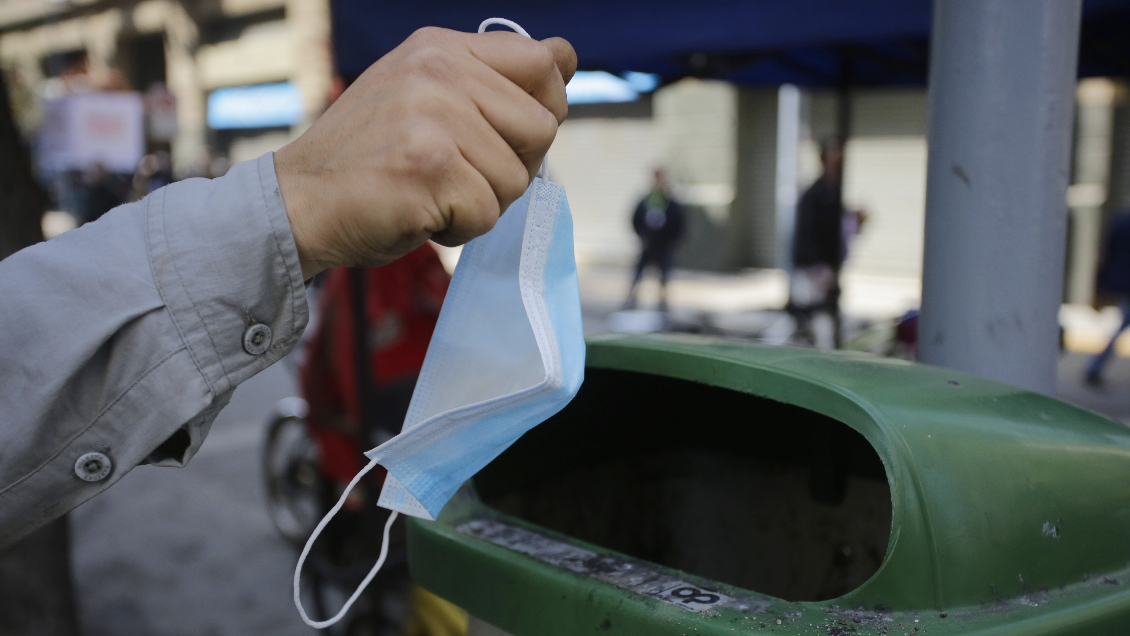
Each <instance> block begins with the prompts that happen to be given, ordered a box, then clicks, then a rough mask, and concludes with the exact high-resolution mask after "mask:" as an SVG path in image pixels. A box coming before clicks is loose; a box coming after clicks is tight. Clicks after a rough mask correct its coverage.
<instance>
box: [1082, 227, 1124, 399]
mask: <svg viewBox="0 0 1130 636" xmlns="http://www.w3.org/2000/svg"><path fill="white" fill-rule="evenodd" d="M1096 282H1097V286H1098V288H1099V290H1101V291H1105V292H1108V293H1111V294H1114V295H1116V296H1117V297H1118V308H1119V309H1120V310H1122V324H1121V325H1120V326H1119V327H1118V329H1117V330H1116V331H1115V332H1114V335H1112V336H1111V337H1110V342H1109V343H1108V344H1107V346H1106V348H1105V349H1103V350H1102V352H1101V353H1099V354H1098V355H1096V356H1095V357H1094V358H1091V362H1090V364H1088V365H1087V370H1086V372H1085V375H1084V379H1085V380H1086V381H1087V384H1091V385H1098V384H1102V380H1103V378H1102V374H1103V367H1105V366H1106V363H1107V361H1108V360H1110V356H1111V354H1113V353H1114V345H1115V343H1117V342H1118V337H1119V336H1120V335H1122V332H1123V331H1125V330H1126V327H1128V326H1130V210H1124V211H1123V212H1122V213H1121V214H1120V215H1119V216H1118V217H1117V218H1116V219H1115V220H1114V222H1113V223H1112V224H1111V226H1110V234H1109V235H1108V236H1107V242H1106V249H1104V250H1103V255H1102V260H1101V262H1100V263H1099V275H1098V280H1097V281H1096Z"/></svg>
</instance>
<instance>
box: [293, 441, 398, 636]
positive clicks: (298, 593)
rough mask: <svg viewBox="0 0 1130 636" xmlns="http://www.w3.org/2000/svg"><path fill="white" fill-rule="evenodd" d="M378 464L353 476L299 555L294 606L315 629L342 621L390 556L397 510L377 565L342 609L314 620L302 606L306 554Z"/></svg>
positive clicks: (382, 545) (373, 464) (393, 514)
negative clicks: (391, 532) (391, 537)
mask: <svg viewBox="0 0 1130 636" xmlns="http://www.w3.org/2000/svg"><path fill="white" fill-rule="evenodd" d="M376 465H377V461H376V460H375V459H374V460H372V461H370V462H369V463H368V464H367V465H366V466H365V467H364V468H362V469H361V472H359V473H357V476H356V477H354V478H353V481H351V482H349V485H348V486H346V488H345V492H343V493H341V499H338V500H337V503H336V504H334V507H333V508H330V511H329V512H328V513H326V516H324V517H322V520H321V521H320V522H319V523H318V527H316V528H314V533H313V534H311V535H310V538H309V539H307V540H306V546H305V547H303V548H302V555H301V556H299V557H298V565H297V566H295V568H294V606H295V607H297V608H298V614H299V615H300V616H302V621H303V622H304V623H306V624H307V625H309V626H310V627H313V628H314V629H324V628H326V627H329V626H330V625H333V624H335V623H337V622H338V621H340V620H341V618H342V617H343V616H345V613H346V612H348V611H349V608H350V607H353V603H354V601H356V600H357V599H358V598H359V597H360V596H361V592H364V591H365V588H366V587H368V586H369V583H370V582H372V580H373V577H375V576H376V575H377V572H378V571H380V569H381V566H382V565H384V564H385V557H387V556H388V531H389V529H390V528H392V522H393V521H396V517H397V515H398V514H399V513H398V512H397V511H395V510H393V511H392V514H390V515H389V516H388V521H387V522H385V531H384V536H383V538H382V539H381V554H380V556H378V557H377V562H376V564H375V565H373V569H371V570H369V573H368V574H367V575H366V576H365V580H363V581H361V584H360V585H358V586H357V589H356V590H354V591H353V596H350V597H349V600H348V601H346V602H345V605H343V606H342V607H341V610H340V611H338V613H337V614H335V615H334V617H333V618H330V619H328V620H324V621H313V620H310V617H309V616H307V615H306V610H305V609H303V607H302V588H301V587H300V586H299V581H300V579H301V577H302V564H303V563H305V562H306V556H307V555H309V554H310V548H311V547H312V546H313V545H314V540H315V539H317V538H318V535H320V534H322V530H324V529H325V527H326V524H328V523H329V522H330V519H332V518H333V516H334V515H336V514H337V512H338V511H339V510H341V507H342V505H344V504H345V499H346V497H348V496H349V493H350V492H351V491H352V490H353V487H354V486H356V485H357V482H359V481H361V478H362V477H364V476H365V474H366V473H368V472H369V471H370V470H372V469H373V467H374V466H376Z"/></svg>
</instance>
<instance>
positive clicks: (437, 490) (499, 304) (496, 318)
mask: <svg viewBox="0 0 1130 636" xmlns="http://www.w3.org/2000/svg"><path fill="white" fill-rule="evenodd" d="M485 24H486V23H484V26H485ZM480 30H481V29H480ZM584 366H585V345H584V337H583V332H582V328H581V303H580V294H579V292H578V287H577V263H576V260H575V258H574V255H573V220H572V217H571V215H570V213H569V204H568V201H566V199H565V189H564V188H562V187H561V186H560V185H558V184H556V183H552V182H550V181H549V180H548V179H547V178H546V175H545V168H544V166H543V168H542V172H541V173H539V175H538V176H537V177H536V178H535V179H534V181H533V183H532V184H530V186H529V188H527V189H526V192H525V194H523V195H522V198H520V199H518V200H517V201H515V202H514V203H513V204H512V205H511V206H510V207H509V208H508V209H507V210H506V213H505V214H503V215H502V216H501V217H500V218H499V220H498V222H497V223H496V224H495V226H494V228H493V229H492V230H491V231H490V232H488V233H486V234H484V235H483V236H480V237H479V238H477V239H475V240H473V241H471V242H469V243H467V245H466V246H464V248H463V252H462V254H461V255H460V257H459V264H458V266H457V267H456V268H455V274H454V276H453V278H452V280H451V285H450V287H449V288H448V291H447V298H446V300H445V301H444V304H443V309H442V311H441V312H440V316H439V321H438V323H437V324H436V328H435V332H434V333H433V334H432V339H431V343H430V345H429V346H428V353H427V356H426V357H425V358H424V365H423V367H422V368H421V370H420V377H419V379H418V381H417V383H416V389H415V392H414V393H413V394H412V402H411V404H410V405H409V407H408V414H407V416H406V417H405V420H404V426H403V429H402V430H401V432H400V434H399V435H397V436H396V437H394V438H392V439H390V440H389V441H387V442H385V443H384V444H381V445H380V446H378V447H376V448H374V449H372V450H370V451H369V452H367V453H365V455H366V456H367V457H368V458H369V460H370V461H369V464H368V465H366V466H365V468H363V469H362V470H361V472H360V473H359V474H358V475H357V476H356V477H354V478H353V481H352V482H350V484H349V486H348V487H347V488H346V490H345V492H344V493H343V494H342V495H341V499H340V500H339V501H338V502H337V504H336V505H335V506H334V507H333V508H332V509H331V510H330V512H329V513H328V514H327V515H326V517H325V518H324V519H322V521H321V523H319V524H318V526H317V528H316V529H315V530H314V533H313V535H311V537H310V539H309V540H308V541H307V542H306V547H305V548H304V549H303V551H302V555H301V557H300V558H299V560H298V565H297V567H296V568H295V572H294V602H295V605H296V606H297V607H298V611H299V613H300V614H301V615H302V619H303V620H304V621H305V622H306V623H307V624H308V625H310V626H312V627H316V628H319V629H320V628H323V627H328V626H330V625H333V624H334V623H336V622H337V621H339V620H340V619H341V618H342V616H344V615H345V612H346V611H348V609H349V607H350V606H351V605H352V604H353V602H354V601H355V600H356V599H357V597H358V596H359V595H360V593H361V591H362V590H363V589H364V588H365V586H366V585H368V584H369V582H370V581H371V580H372V578H373V577H374V576H375V575H376V573H377V571H378V570H379V569H380V567H381V565H383V564H384V560H385V556H386V554H387V549H388V532H389V528H390V527H391V526H392V522H393V521H394V520H395V519H396V516H397V513H401V512H402V513H404V514H407V515H411V516H414V517H420V518H423V519H435V517H436V516H437V515H438V514H439V512H440V510H441V509H443V506H444V504H446V503H447V501H448V500H449V499H451V497H452V495H454V494H455V491H456V490H458V489H459V487H460V486H461V485H462V484H463V482H464V481H466V480H467V479H469V478H470V477H472V476H473V475H474V474H475V473H477V472H478V471H479V470H480V469H482V468H483V467H484V466H486V465H487V464H488V463H489V462H490V461H491V460H493V459H494V458H495V457H497V456H498V455H499V454H500V453H502V451H504V450H506V448H507V447H509V446H510V445H511V444H513V443H514V442H515V441H516V440H517V439H518V438H519V437H521V436H522V434H523V433H525V432H526V431H528V430H530V429H531V428H533V427H534V426H536V425H538V424H540V423H541V422H543V421H545V420H546V419H548V418H549V417H550V416H552V415H553V414H555V413H557V412H558V411H560V410H561V409H562V408H564V406H565V405H566V404H568V403H569V401H570V400H572V399H573V396H575V395H576V394H577V391H578V390H579V389H580V387H581V382H582V380H583V378H584ZM377 464H380V465H381V466H384V467H385V468H386V469H387V470H388V476H387V477H386V478H385V483H384V488H383V489H382V490H381V495H380V498H379V500H378V505H380V506H382V507H384V508H388V509H390V510H392V511H393V513H392V515H390V517H389V520H388V522H387V523H386V525H385V528H384V536H383V539H382V540H383V542H384V543H383V544H382V546H381V553H380V557H379V558H378V560H377V563H376V565H375V566H374V567H373V569H372V571H370V572H369V575H368V576H367V577H366V578H365V580H364V581H363V582H362V583H361V585H360V586H359V587H358V588H357V590H356V591H355V592H354V593H353V595H352V596H351V597H350V599H349V600H348V601H347V602H346V603H345V606H344V607H342V609H341V611H340V612H339V613H338V614H337V615H336V616H334V617H333V618H331V619H329V620H326V621H312V620H310V618H309V617H307V615H306V612H305V610H304V609H303V608H302V602H301V600H300V598H299V585H298V584H299V575H300V572H301V569H302V564H303V562H304V561H305V559H306V556H307V554H309V552H310V546H311V545H313V543H314V540H315V539H316V538H317V537H318V535H319V534H320V533H321V531H322V529H323V528H325V526H326V524H327V523H328V522H329V520H330V518H332V517H333V516H334V514H336V513H337V511H338V510H340V509H341V506H342V504H343V503H344V502H345V499H346V497H347V496H348V495H349V493H350V491H351V490H352V489H353V487H354V486H355V485H356V484H357V482H358V481H359V480H360V479H361V477H362V476H364V475H365V474H366V473H367V472H369V471H370V470H372V468H373V467H374V466H376V465H377Z"/></svg>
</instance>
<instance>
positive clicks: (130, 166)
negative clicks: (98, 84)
mask: <svg viewBox="0 0 1130 636" xmlns="http://www.w3.org/2000/svg"><path fill="white" fill-rule="evenodd" d="M43 117H44V119H43V127H42V129H41V131H40V134H39V143H38V145H37V151H38V153H37V154H38V159H39V166H40V169H41V170H42V171H43V172H44V173H46V174H57V173H60V172H65V171H68V170H89V169H90V168H92V167H94V166H95V165H96V164H101V165H102V166H103V167H104V168H105V169H106V170H108V171H110V172H118V173H123V174H128V173H132V172H133V171H134V170H136V169H137V163H138V161H140V160H141V156H142V155H143V154H144V153H145V110H144V104H143V101H142V97H141V95H140V94H139V93H134V92H102V91H92V92H84V93H72V94H70V95H65V96H63V97H59V98H56V99H52V100H48V101H47V102H45V103H44V105H43Z"/></svg>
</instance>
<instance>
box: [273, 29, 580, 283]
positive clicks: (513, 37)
mask: <svg viewBox="0 0 1130 636" xmlns="http://www.w3.org/2000/svg"><path fill="white" fill-rule="evenodd" d="M576 67H577V57H576V53H574V51H573V47H572V46H571V45H570V44H569V43H568V42H566V41H565V40H563V39H561V38H550V39H548V40H542V41H540V42H539V41H537V40H531V39H529V38H526V37H525V36H522V35H518V34H516V33H510V32H503V31H491V32H488V33H481V34H472V33H460V32H457V31H449V30H446V29H438V28H431V27H429V28H425V29H420V30H419V31H417V32H416V33H414V34H412V36H411V37H409V38H408V39H407V40H405V41H404V42H403V43H402V44H401V45H400V46H398V47H397V48H396V49H394V50H392V51H391V52H390V53H389V54H388V55H386V56H384V57H383V58H381V59H379V60H377V61H376V62H375V63H374V64H373V65H372V66H370V67H369V68H368V70H366V71H365V72H364V73H363V74H362V75H361V77H359V78H358V79H357V81H356V82H354V84H353V85H352V86H351V87H350V88H349V89H348V90H346V91H345V93H343V94H342V96H341V97H340V98H339V99H338V100H337V101H335V102H334V103H333V105H331V106H330V108H329V109H328V110H326V112H325V114H323V115H322V116H321V117H320V118H319V119H318V120H317V121H315V122H314V125H313V126H311V127H310V129H309V130H307V131H306V132H305V133H303V134H302V136H301V137H299V138H298V139H296V140H295V141H293V142H291V143H290V144H288V145H286V146H285V147H283V148H282V149H281V150H279V151H278V152H276V153H275V172H276V174H277V175H278V180H279V188H280V189H281V191H282V198H283V202H284V204H285V205H286V212H287V217H288V218H289V219H290V226H291V231H292V232H293V234H294V241H295V244H296V246H297V247H298V257H299V260H300V261H301V263H302V275H303V277H304V278H306V279H307V280H308V279H309V278H311V277H312V276H314V275H315V274H317V273H318V272H320V271H322V270H325V269H328V268H330V267H333V266H337V265H349V266H376V265H383V264H385V263H388V262H390V261H393V260H395V259H396V258H399V257H400V256H403V255H404V254H407V253H408V252H410V251H412V250H413V249H415V248H416V247H418V246H419V245H420V244H422V243H423V242H424V241H427V240H428V239H431V240H434V241H436V242H437V243H440V244H441V245H459V244H462V243H465V242H467V241H469V240H471V239H473V238H475V237H476V236H479V235H480V234H483V233H485V232H487V231H488V230H490V229H491V228H492V227H494V223H495V221H497V220H498V217H499V215H500V214H502V212H503V211H505V210H506V208H507V207H509V205H510V204H511V203H513V202H514V201H515V200H516V199H518V197H520V196H522V193H523V192H525V190H526V187H527V186H528V185H529V184H530V182H531V181H532V180H533V177H534V175H535V174H537V171H538V167H539V166H540V164H541V161H542V158H543V157H544V156H545V153H546V152H547V151H548V150H549V146H550V144H552V143H553V138H554V137H555V136H556V134H557V126H558V124H560V123H561V122H562V121H564V119H565V115H566V114H567V113H568V105H567V103H566V99H565V84H566V83H567V82H568V81H569V79H570V78H572V76H573V72H574V71H575V70H576Z"/></svg>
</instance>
